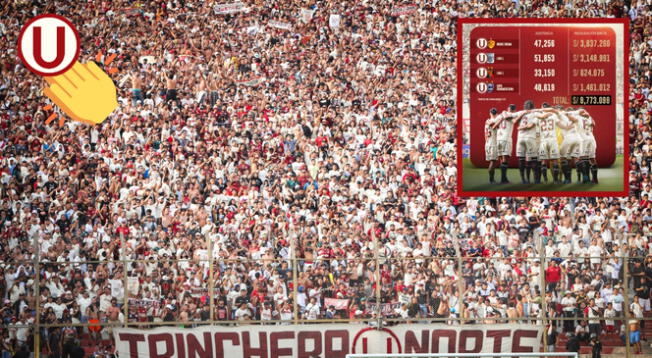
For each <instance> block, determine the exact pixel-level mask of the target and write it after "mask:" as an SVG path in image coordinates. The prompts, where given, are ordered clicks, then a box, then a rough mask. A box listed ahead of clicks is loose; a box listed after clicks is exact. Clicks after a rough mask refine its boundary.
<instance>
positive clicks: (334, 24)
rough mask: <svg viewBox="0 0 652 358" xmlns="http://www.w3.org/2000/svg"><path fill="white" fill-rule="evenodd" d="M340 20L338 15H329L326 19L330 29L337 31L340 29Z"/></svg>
mask: <svg viewBox="0 0 652 358" xmlns="http://www.w3.org/2000/svg"><path fill="white" fill-rule="evenodd" d="M340 19H341V16H340V15H336V14H331V16H330V18H329V19H328V25H329V26H330V27H331V28H332V29H338V28H339V27H340Z"/></svg>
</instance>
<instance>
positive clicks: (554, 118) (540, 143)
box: [458, 19, 628, 196]
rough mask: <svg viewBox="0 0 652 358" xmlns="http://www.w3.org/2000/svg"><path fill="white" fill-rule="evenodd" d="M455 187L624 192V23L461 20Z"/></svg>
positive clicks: (492, 191) (497, 191)
mask: <svg viewBox="0 0 652 358" xmlns="http://www.w3.org/2000/svg"><path fill="white" fill-rule="evenodd" d="M458 30H459V32H458V46H459V47H460V48H459V51H458V74H460V76H459V78H458V143H460V144H461V145H460V146H459V148H458V171H459V173H460V175H459V180H458V193H459V194H460V195H461V196H625V195H627V183H626V181H627V175H626V173H627V165H628V164H627V162H628V161H627V160H625V158H627V154H628V153H627V151H628V145H627V140H628V139H627V138H626V133H625V132H624V128H627V124H626V121H627V116H628V114H627V102H626V99H627V98H625V95H624V94H625V93H627V88H628V86H627V82H626V81H625V79H626V78H627V77H628V76H627V65H628V61H627V59H626V57H625V49H626V48H627V44H626V42H627V39H626V38H625V33H627V31H628V29H627V24H626V22H624V21H622V20H614V19H599V20H585V19H564V20H563V21H562V20H560V19H556V20H545V21H542V20H537V19H500V20H495V19H494V20H489V19H462V20H460V23H459V24H458Z"/></svg>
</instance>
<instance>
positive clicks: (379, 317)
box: [5, 230, 652, 356]
mask: <svg viewBox="0 0 652 358" xmlns="http://www.w3.org/2000/svg"><path fill="white" fill-rule="evenodd" d="M372 231H373V230H372ZM626 236H627V235H623V236H621V237H619V238H618V239H619V240H618V242H619V243H620V244H624V245H626V244H625V243H626V242H627V240H625V239H626ZM632 236H633V235H632ZM547 239H555V238H554V237H553V238H550V237H548V238H547ZM557 239H558V238H557ZM372 241H373V243H374V250H373V251H374V252H373V257H364V258H345V257H341V258H312V259H310V260H312V261H313V262H315V263H319V262H328V261H332V260H339V261H347V262H355V261H361V262H367V263H369V262H373V265H370V266H369V268H368V270H369V271H373V272H371V275H370V276H371V277H373V278H374V281H375V282H374V283H375V290H374V296H375V297H374V300H375V303H377V304H376V305H375V310H374V312H373V316H372V318H369V317H365V318H352V319H351V318H340V319H323V318H319V319H305V318H302V317H301V316H300V309H299V307H298V305H297V300H296V297H297V295H298V286H299V285H298V276H299V273H300V267H302V265H303V264H304V263H305V261H306V260H307V258H305V257H298V255H297V239H296V238H293V239H290V255H289V257H288V258H287V259H270V260H265V262H266V263H269V264H274V263H276V264H279V265H280V263H282V262H287V263H288V264H289V267H288V268H289V269H291V271H292V276H291V277H292V280H291V281H290V282H291V283H292V292H291V293H292V296H291V297H292V298H293V299H292V302H293V314H292V319H291V320H276V319H272V320H247V321H246V324H305V323H337V322H359V323H365V322H367V323H369V322H372V321H375V324H376V327H382V326H383V325H384V324H391V323H409V322H417V321H418V322H448V323H458V324H465V323H468V322H469V321H472V320H473V321H478V320H482V319H478V318H469V317H464V316H463V315H462V313H463V312H464V309H463V298H465V297H466V293H467V292H468V286H469V285H468V283H467V282H466V281H465V280H466V277H465V276H464V274H463V272H462V269H463V265H464V263H465V262H468V261H470V260H471V261H472V260H482V261H485V262H490V261H494V260H505V259H507V258H511V257H509V256H507V257H475V256H466V255H464V252H463V250H462V248H461V247H460V244H459V243H460V241H459V240H453V243H454V249H455V256H424V257H404V258H400V257H384V256H382V255H381V254H380V250H379V248H380V247H381V244H380V240H378V238H377V237H376V236H375V235H372ZM534 243H535V244H536V245H535V246H536V247H535V252H536V254H537V255H536V256H531V257H521V258H517V259H518V260H523V261H524V262H525V263H526V264H528V263H530V262H531V261H535V260H538V261H539V262H540V264H539V273H538V276H539V277H538V279H539V284H538V286H539V295H540V298H541V310H540V311H539V315H538V316H534V317H492V318H490V319H491V320H492V321H496V322H514V321H516V322H531V323H533V324H541V325H543V326H544V327H547V326H548V324H549V323H551V322H563V321H567V320H573V321H579V320H583V321H604V320H605V319H604V318H602V317H600V318H585V317H582V316H581V315H578V316H577V317H575V316H574V317H549V316H548V314H547V312H548V309H547V306H546V305H547V303H546V299H545V289H546V286H547V282H546V279H545V272H546V268H547V266H548V264H549V262H550V261H551V260H553V259H554V260H566V259H569V260H576V259H577V257H575V256H570V257H559V256H557V257H549V256H546V255H545V252H546V250H545V247H544V239H543V238H542V237H540V236H538V235H537V234H536V232H535V235H534ZM619 246H620V247H623V245H619ZM125 247H126V242H125V238H124V237H123V236H121V247H120V256H119V257H120V258H119V260H112V259H111V260H106V261H77V262H47V265H57V266H68V265H99V264H106V265H115V267H116V270H118V271H119V269H118V268H120V267H121V268H122V273H123V279H124V281H123V290H124V291H123V292H124V293H125V294H124V297H122V300H121V301H122V314H123V316H124V321H123V322H99V323H97V322H96V323H45V322H41V313H42V307H41V305H42V302H40V291H41V288H42V283H41V280H40V276H41V275H40V269H41V266H42V265H43V264H44V263H43V262H41V260H40V252H39V248H40V245H39V243H38V241H37V240H36V239H35V241H34V248H35V255H34V257H35V258H34V260H33V261H12V262H6V263H5V264H6V265H7V264H9V265H21V264H22V265H26V264H32V265H33V268H34V272H35V277H34V278H33V279H34V297H35V311H36V317H35V322H34V324H33V325H30V326H33V328H34V344H35V347H34V348H35V350H34V352H35V353H36V354H38V352H39V349H40V347H41V342H40V331H41V329H47V328H50V327H89V326H101V327H103V328H104V327H116V326H121V327H141V328H150V327H155V326H171V325H175V326H178V325H184V326H200V325H237V324H242V323H243V321H240V320H233V319H228V320H216V319H215V318H216V317H215V302H216V301H215V300H216V297H215V273H216V270H215V265H216V264H219V265H224V264H226V265H230V264H236V263H238V264H242V263H251V262H261V261H260V260H251V259H221V258H214V257H213V243H212V241H211V240H209V239H208V238H206V247H207V248H208V249H207V251H208V259H207V260H196V259H185V260H184V259H172V258H171V259H164V260H151V259H131V258H127V257H126V256H125V255H124V248H125ZM584 258H587V257H584ZM588 259H589V260H590V259H597V258H596V257H588ZM599 259H600V260H603V261H604V260H608V259H615V260H618V261H619V263H620V264H621V265H622V266H621V267H622V270H623V280H622V285H623V291H624V294H623V297H624V300H625V302H623V305H624V307H625V309H623V310H622V312H623V315H621V316H618V317H613V318H610V320H614V321H624V322H628V321H629V320H630V319H631V318H632V317H631V316H630V314H629V309H628V308H629V300H630V287H629V281H630V280H631V279H632V278H633V277H632V276H631V275H630V274H629V268H628V267H629V263H630V262H632V260H644V259H646V256H629V250H628V249H625V250H622V254H621V255H605V256H601V257H599ZM432 260H455V265H454V266H455V267H454V269H455V277H456V282H455V284H454V285H453V286H451V288H450V292H451V294H453V295H457V296H458V300H457V304H458V306H457V312H456V315H451V316H449V317H443V318H442V317H415V318H408V319H402V318H392V317H385V316H383V314H382V311H381V309H382V308H381V304H379V303H381V302H382V298H383V293H382V287H381V284H380V283H381V281H382V277H381V267H382V266H383V265H406V264H411V263H416V261H423V262H424V263H426V262H428V261H432ZM181 262H188V263H195V264H198V263H203V264H205V265H206V264H207V265H208V267H209V268H208V270H209V271H208V272H209V275H208V277H207V280H205V281H207V282H204V283H205V284H207V285H208V302H209V319H208V320H203V321H179V320H174V321H169V322H167V321H165V322H157V321H154V322H152V321H147V322H134V321H130V319H129V299H130V298H133V297H130V294H129V291H130V290H129V288H130V285H129V277H134V276H130V275H129V273H130V266H131V264H151V263H181ZM530 265H532V267H534V265H533V263H531V264H530ZM424 266H425V267H427V265H424ZM474 278H475V276H474ZM460 293H462V294H460ZM289 294H290V293H289V292H288V296H289ZM638 319H642V320H645V321H648V320H652V317H642V318H638ZM624 326H625V330H626V334H625V340H626V344H625V346H626V349H627V354H628V356H629V325H628V324H625V325H624ZM14 327H20V325H15V326H14ZM543 337H544V342H543V349H544V351H547V347H548V345H547V342H546V338H547V335H546V334H544V335H543ZM519 355H522V354H519Z"/></svg>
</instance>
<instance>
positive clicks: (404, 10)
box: [392, 5, 418, 16]
mask: <svg viewBox="0 0 652 358" xmlns="http://www.w3.org/2000/svg"><path fill="white" fill-rule="evenodd" d="M417 9H418V7H417V6H416V5H403V6H396V7H394V8H393V9H392V16H401V15H408V14H411V13H413V12H415V11H417Z"/></svg>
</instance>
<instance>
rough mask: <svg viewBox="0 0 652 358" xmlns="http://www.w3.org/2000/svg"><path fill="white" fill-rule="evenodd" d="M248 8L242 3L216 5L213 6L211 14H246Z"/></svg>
mask: <svg viewBox="0 0 652 358" xmlns="http://www.w3.org/2000/svg"><path fill="white" fill-rule="evenodd" d="M248 11H249V8H248V7H247V5H245V4H244V3H243V2H240V1H238V2H234V3H230V4H217V5H215V6H213V12H214V13H215V14H216V15H222V14H235V13H238V12H248Z"/></svg>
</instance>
